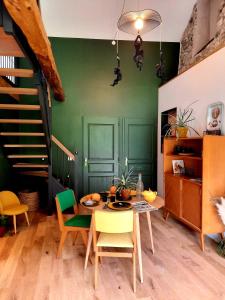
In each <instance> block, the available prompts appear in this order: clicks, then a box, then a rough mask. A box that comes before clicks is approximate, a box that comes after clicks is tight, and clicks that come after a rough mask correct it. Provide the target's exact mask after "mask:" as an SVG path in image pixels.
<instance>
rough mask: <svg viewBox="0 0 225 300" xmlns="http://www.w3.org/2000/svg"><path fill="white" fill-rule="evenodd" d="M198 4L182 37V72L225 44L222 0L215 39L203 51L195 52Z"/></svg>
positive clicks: (224, 15) (224, 1)
mask: <svg viewBox="0 0 225 300" xmlns="http://www.w3.org/2000/svg"><path fill="white" fill-rule="evenodd" d="M197 16H198V5H197V4H195V5H194V8H193V11H192V15H191V18H190V20H189V23H188V25H187V27H186V29H185V31H184V33H183V36H182V39H181V49H180V60H179V70H178V73H179V74H180V73H182V72H184V71H186V70H187V69H189V68H190V67H191V66H193V65H194V64H196V63H198V62H200V61H201V60H203V59H204V58H206V57H207V56H209V55H210V54H212V53H213V52H215V51H216V50H218V49H220V48H221V47H223V46H225V0H221V3H220V8H219V14H218V17H217V22H216V34H215V37H214V39H213V40H212V41H211V42H210V43H209V44H208V45H207V46H206V47H205V48H203V50H202V51H200V52H199V53H197V54H196V55H194V54H193V46H194V38H195V36H194V34H195V28H196V26H197Z"/></svg>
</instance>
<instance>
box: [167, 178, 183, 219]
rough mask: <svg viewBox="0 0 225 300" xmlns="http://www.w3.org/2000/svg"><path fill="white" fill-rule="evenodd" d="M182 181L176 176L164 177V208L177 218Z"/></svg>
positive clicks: (178, 215)
mask: <svg viewBox="0 0 225 300" xmlns="http://www.w3.org/2000/svg"><path fill="white" fill-rule="evenodd" d="M181 189H182V180H181V179H180V178H179V177H178V176H174V175H165V207H166V209H167V210H168V211H169V212H171V213H172V214H174V215H175V216H177V217H180V211H181Z"/></svg>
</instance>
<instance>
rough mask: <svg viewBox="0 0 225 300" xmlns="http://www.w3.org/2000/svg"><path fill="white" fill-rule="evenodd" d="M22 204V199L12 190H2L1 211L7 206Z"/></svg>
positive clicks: (0, 197)
mask: <svg viewBox="0 0 225 300" xmlns="http://www.w3.org/2000/svg"><path fill="white" fill-rule="evenodd" d="M18 204H20V200H19V199H18V197H17V196H16V194H14V193H13V192H10V191H2V192H0V212H2V211H3V210H4V209H5V208H7V207H9V206H13V205H18Z"/></svg>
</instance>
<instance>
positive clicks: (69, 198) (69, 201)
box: [55, 189, 76, 231]
mask: <svg viewBox="0 0 225 300" xmlns="http://www.w3.org/2000/svg"><path fill="white" fill-rule="evenodd" d="M55 201H56V208H57V215H58V221H59V228H60V230H61V231H62V230H63V227H64V219H63V214H62V212H63V211H64V210H66V209H67V208H70V207H75V205H76V199H75V195H74V192H73V190H70V189H68V190H66V191H64V192H61V193H58V194H57V195H56V197H55ZM74 212H75V210H74Z"/></svg>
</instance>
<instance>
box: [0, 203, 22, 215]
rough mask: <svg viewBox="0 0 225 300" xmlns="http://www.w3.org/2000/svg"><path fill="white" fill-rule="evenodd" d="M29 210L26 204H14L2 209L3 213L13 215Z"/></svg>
mask: <svg viewBox="0 0 225 300" xmlns="http://www.w3.org/2000/svg"><path fill="white" fill-rule="evenodd" d="M26 211H28V206H27V205H26V204H17V205H12V206H7V207H5V208H4V210H3V211H2V214H3V215H7V216H13V215H20V214H22V213H25V212H26Z"/></svg>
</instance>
